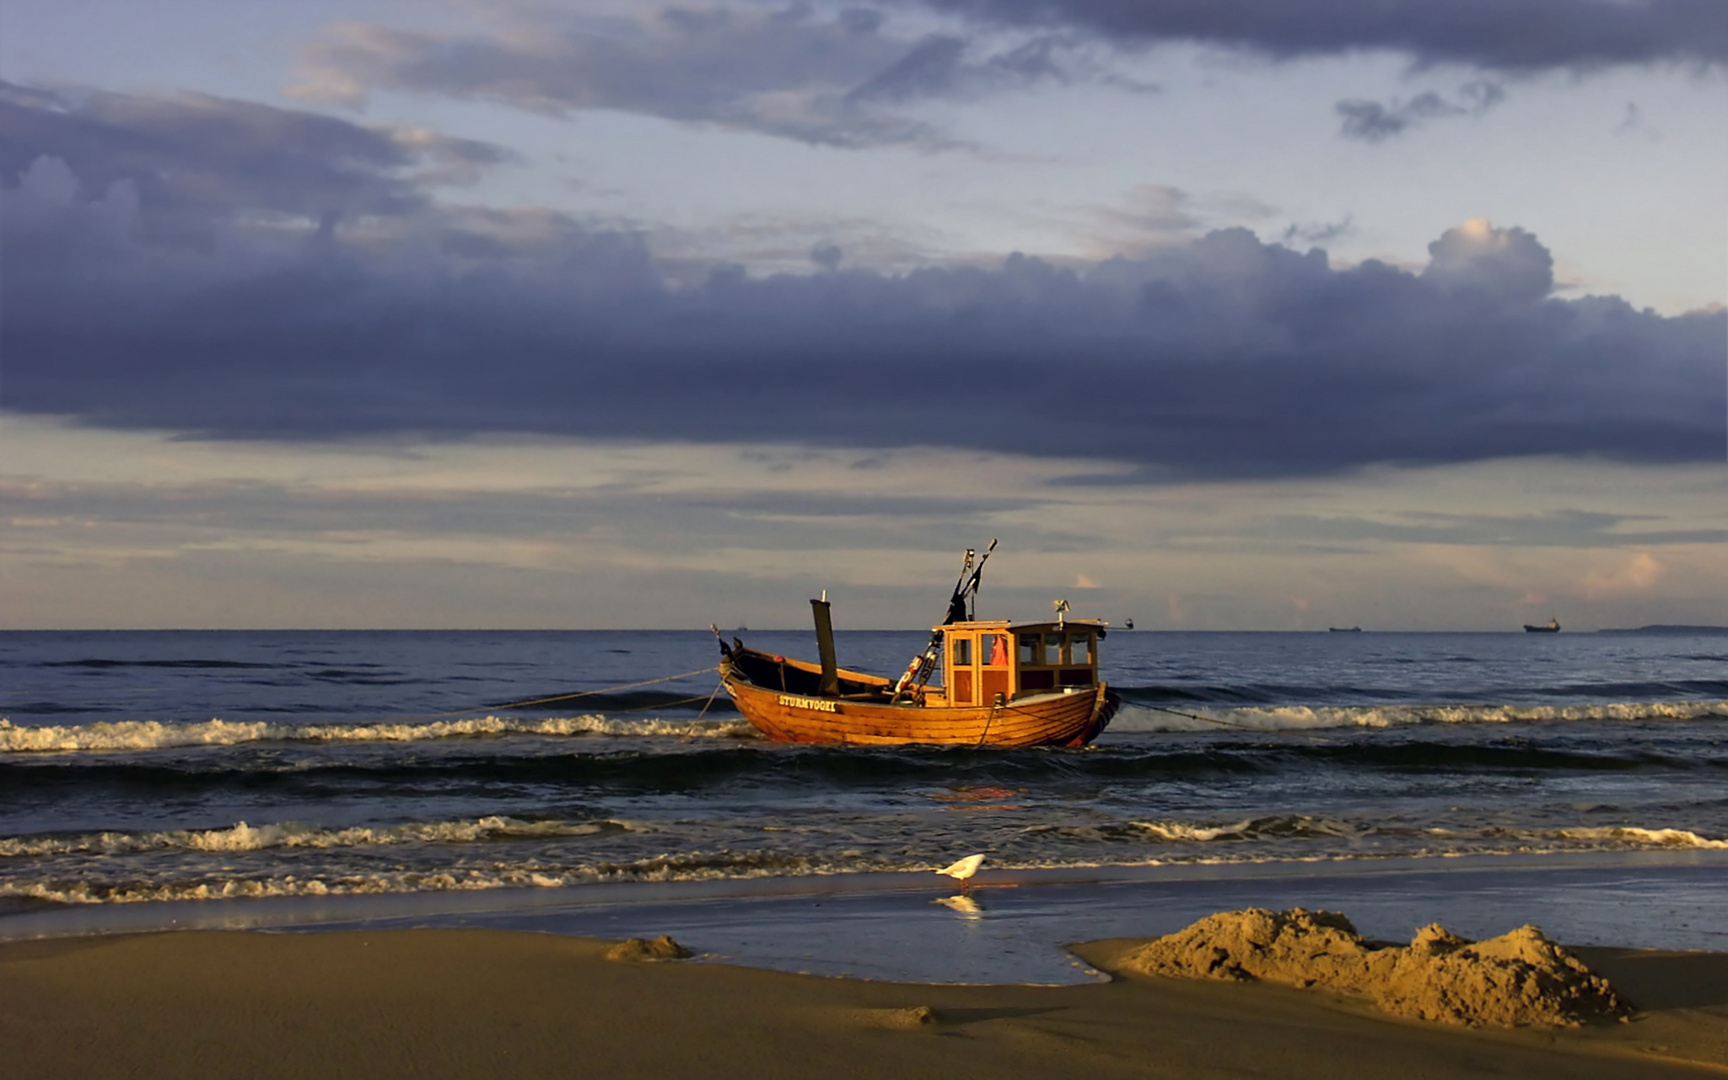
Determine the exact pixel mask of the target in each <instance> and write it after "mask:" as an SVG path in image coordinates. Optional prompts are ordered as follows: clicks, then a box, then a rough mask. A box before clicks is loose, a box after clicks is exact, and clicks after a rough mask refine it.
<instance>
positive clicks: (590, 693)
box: [374, 667, 720, 724]
mask: <svg viewBox="0 0 1728 1080" xmlns="http://www.w3.org/2000/svg"><path fill="white" fill-rule="evenodd" d="M714 670H715V668H713V667H703V668H697V669H696V670H695V671H685V672H680V673H679V674H677V675H667V676H664V677H662V678H658V679H644V680H642V681H641V682H633V683H624V684H623V685H621V686H604V687H601V688H600V689H598V690H582V691H578V692H577V693H574V694H554V695H553V696H551V697H543V698H533V699H531V700H529V701H512V702H510V703H509V704H507V705H476V706H474V707H472V708H467V709H451V710H450V711H449V712H436V713H421V714H419V715H418V716H386V717H385V718H384V719H382V720H378V721H374V722H375V723H380V724H399V723H402V722H404V721H407V720H438V719H442V718H443V717H446V716H465V715H467V714H469V713H476V712H481V711H485V710H491V709H523V708H527V707H528V706H529V705H546V704H549V703H551V702H554V701H571V700H574V699H576V698H585V697H594V696H595V695H597V694H614V693H617V692H618V691H620V690H635V689H637V688H638V687H642V686H656V685H658V684H660V683H669V682H677V681H678V680H679V679H688V678H690V677H691V676H692V675H700V674H702V673H703V672H705V671H714ZM719 692H720V688H719V687H718V686H716V687H715V688H714V693H715V694H718V693H719ZM713 699H714V695H713V694H711V695H709V701H710V702H712V701H713ZM701 700H702V695H700V694H698V695H696V696H695V697H692V698H685V699H684V700H683V701H676V702H673V703H672V704H674V705H683V704H687V703H688V702H691V701H701ZM666 707H667V704H666V703H665V702H656V703H655V704H653V705H644V706H641V708H637V709H614V710H612V711H613V712H640V711H641V710H642V709H664V708H666ZM702 711H703V712H707V711H708V710H707V709H703V710H702ZM698 719H700V717H698Z"/></svg>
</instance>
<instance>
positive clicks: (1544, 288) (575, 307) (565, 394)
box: [0, 104, 1728, 476]
mask: <svg viewBox="0 0 1728 1080" xmlns="http://www.w3.org/2000/svg"><path fill="white" fill-rule="evenodd" d="M18 107H19V108H26V107H27V106H18ZM37 108H38V109H39V110H43V111H52V106H47V105H41V104H38V105H37ZM39 122H40V123H42V124H44V125H47V121H45V120H44V121H39ZM153 124H154V121H152V125H145V128H146V130H154V127H153ZM14 130H16V129H14ZM29 130H38V129H29ZM40 130H46V131H50V132H52V131H53V130H54V129H53V128H52V126H51V125H47V126H44V127H43V128H41V129H40ZM335 132H336V134H339V135H340V136H341V137H340V138H337V139H335V141H334V142H333V143H332V144H331V147H330V148H329V149H328V150H327V154H328V157H329V160H328V161H325V162H323V163H322V164H319V161H318V159H319V154H318V153H317V152H316V148H311V149H307V150H305V151H304V153H305V155H306V156H307V157H308V158H309V159H311V160H310V161H309V162H308V163H307V165H306V168H308V169H309V170H310V171H311V173H312V174H313V175H323V173H322V172H321V171H320V170H321V169H335V170H336V171H337V173H338V174H339V175H342V176H347V177H354V178H357V179H354V180H353V181H351V182H349V181H345V182H344V183H338V184H334V185H333V186H332V189H331V190H332V191H333V192H334V193H335V194H341V193H343V192H352V191H355V190H358V191H362V192H366V191H375V192H378V193H380V194H377V195H375V196H367V197H368V198H374V199H376V200H381V201H375V202H373V203H372V204H371V205H373V206H374V207H382V208H383V209H386V210H390V211H392V212H391V213H383V212H381V211H376V210H375V212H374V213H373V214H372V215H371V216H368V217H364V218H361V219H359V220H357V221H355V222H354V223H353V224H351V225H343V226H342V227H341V228H338V229H335V230H331V229H328V228H325V229H320V228H319V226H318V225H317V224H316V222H315V221H314V219H313V215H314V214H315V213H316V212H317V211H318V210H319V209H320V207H322V206H323V205H324V204H322V203H319V202H316V201H307V202H302V203H291V202H287V201H285V200H284V199H283V198H282V197H279V196H278V195H276V194H275V193H274V192H275V189H274V188H273V187H272V186H271V185H270V184H269V183H263V182H261V183H258V184H252V183H247V182H240V181H239V180H236V179H235V177H236V176H239V177H242V178H244V177H247V176H249V175H250V174H249V172H248V171H247V170H245V169H244V168H239V167H237V166H235V165H234V164H233V162H238V161H244V160H246V157H247V144H246V140H247V139H256V140H258V141H259V142H260V143H261V144H264V145H266V146H269V145H273V144H274V143H273V140H274V136H273V134H272V133H271V129H269V128H268V127H267V126H266V127H264V128H248V127H246V126H244V125H236V126H233V127H231V128H229V129H228V133H229V141H228V142H227V144H226V145H225V146H224V147H223V149H222V152H221V153H220V154H216V155H213V156H208V157H199V156H198V155H195V154H191V155H188V157H187V158H186V159H184V160H182V161H181V162H180V165H179V168H178V169H177V170H175V172H174V174H173V176H172V178H171V182H172V184H174V185H178V186H179V187H180V188H186V189H190V190H196V191H199V192H202V193H203V198H204V199H205V200H206V202H205V204H201V205H204V207H205V210H206V213H205V218H206V220H208V221H210V222H215V223H216V224H214V225H212V228H213V229H214V230H215V232H214V234H213V238H212V241H211V242H210V243H209V244H207V245H203V246H190V245H186V244H182V243H177V242H173V241H172V240H171V239H164V238H163V236H162V235H161V232H162V230H160V229H157V228H155V227H154V226H153V222H154V221H155V220H156V219H157V217H158V216H159V215H167V216H168V217H169V218H170V219H173V218H174V216H175V215H177V214H179V213H180V212H181V210H180V204H178V203H176V202H175V201H174V200H173V199H172V198H169V199H167V201H166V202H165V203H161V204H159V203H158V202H157V201H156V200H157V196H156V194H155V192H157V190H158V188H156V187H154V186H152V183H151V182H149V180H148V173H147V170H146V169H145V168H144V165H141V164H139V165H135V166H134V168H133V171H126V170H122V169H119V167H118V166H116V165H114V164H112V163H113V162H115V161H134V162H135V161H138V160H144V161H146V162H148V161H149V160H153V159H134V158H129V157H125V155H124V154H122V153H121V151H125V152H126V153H131V152H132V151H131V149H130V148H131V146H132V140H135V139H140V138H142V136H140V135H139V134H138V133H137V132H136V131H134V130H133V129H132V128H128V127H125V126H120V125H116V126H114V127H112V128H110V129H103V130H102V131H100V132H98V133H97V134H95V135H91V136H89V138H88V144H87V145H86V146H85V147H84V148H83V150H82V151H81V152H82V153H83V154H84V160H86V161H88V162H92V163H95V167H96V169H97V174H98V175H99V176H100V177H101V181H93V180H91V179H89V178H86V177H85V176H84V175H83V174H81V173H77V172H75V171H74V170H73V169H71V168H69V167H68V166H67V165H66V164H65V163H64V162H62V161H60V160H59V159H58V158H53V157H48V156H42V157H39V158H37V159H35V160H34V161H33V162H32V163H31V164H30V165H29V166H28V168H27V170H26V171H25V172H24V173H23V175H22V176H19V175H17V174H14V175H11V176H5V177H3V178H0V182H3V183H4V185H5V186H4V189H3V190H0V198H3V204H0V213H3V218H0V225H3V228H4V243H3V244H0V274H4V280H5V281H6V297H5V302H6V310H5V319H4V321H3V323H0V348H3V350H4V355H5V358H6V381H5V384H4V386H3V387H0V393H3V395H4V396H3V397H0V404H3V405H4V406H5V407H7V408H10V409H13V410H17V411H20V412H29V413H43V414H61V415H66V416H70V417H74V418H78V419H80V420H82V421H85V422H88V423H93V424H101V425H112V426H117V427H138V428H155V429H167V430H172V431H179V432H184V433H187V434H190V435H195V436H203V437H216V438H260V437H273V438H287V439H305V440H317V439H349V438H356V437H365V436H371V435H378V434H389V433H413V434H421V435H429V436H432V437H445V438H453V439H454V438H462V437H465V436H468V435H471V434H476V433H488V432H504V433H515V432H535V433H553V434H569V435H582V436H599V437H625V438H642V439H677V440H694V441H706V442H716V443H726V442H762V441H781V442H787V443H806V444H817V445H833V446H847V447H854V448H862V449H869V448H875V447H891V446H903V445H939V446H951V447H961V448H973V449H980V450H992V451H1004V452H1014V453H1026V454H1036V455H1059V456H1080V457H1094V458H1104V459H1111V460H1116V461H1121V462H1127V463H1131V464H1133V465H1137V466H1141V467H1143V468H1144V469H1145V470H1146V472H1145V474H1144V475H1147V476H1170V475H1175V476H1183V475H1242V476H1245V475H1279V474H1300V473H1312V472H1324V471H1328V470H1336V469H1344V468H1350V467H1353V466H1357V465H1361V464H1364V463H1368V462H1384V461H1399V462H1451V461H1463V460H1473V459H1481V458H1493V457H1503V456H1512V455H1527V454H1596V455H1604V456H1609V457H1616V458H1622V459H1629V460H1637V461H1657V462H1673V461H1704V460H1719V459H1720V457H1721V454H1722V447H1723V444H1724V414H1725V412H1728V402H1725V401H1724V395H1725V389H1724V379H1725V375H1724V369H1725V357H1724V349H1725V345H1724V343H1725V341H1728V317H1725V316H1724V314H1723V313H1722V312H1721V311H1720V310H1718V311H1715V312H1711V313H1702V314H1696V315H1689V316H1682V317H1663V316H1660V315H1657V314H1655V313H1653V312H1649V311H1638V310H1635V309H1634V308H1632V307H1631V306H1629V305H1628V304H1626V303H1624V302H1623V301H1620V300H1618V299H1615V298H1612V297H1608V298H1600V297H1591V298H1585V299H1581V300H1572V301H1562V300H1558V299H1555V298H1554V297H1553V296H1552V295H1551V290H1552V285H1553V276H1552V259H1551V258H1550V256H1549V253H1548V252H1547V250H1546V249H1545V248H1544V247H1543V246H1542V244H1541V243H1540V242H1539V241H1538V240H1537V238H1536V237H1535V236H1533V235H1531V234H1530V233H1527V232H1525V231H1523V230H1521V229H1516V228H1509V229H1494V228H1491V227H1489V226H1488V225H1487V223H1485V222H1471V223H1467V224H1465V225H1463V226H1460V227H1458V228H1456V229H1453V230H1451V231H1449V232H1448V233H1447V234H1446V235H1445V236H1443V237H1442V238H1441V239H1439V240H1437V241H1436V242H1435V243H1434V244H1433V245H1431V248H1430V255H1431V259H1430V263H1429V265H1428V266H1427V268H1426V269H1425V270H1424V271H1423V272H1421V273H1410V272H1407V271H1404V270H1400V269H1396V268H1393V267H1391V266H1387V265H1384V264H1381V263H1377V262H1369V263H1365V264H1363V265H1361V266H1357V267H1353V268H1348V269H1337V268H1334V267H1332V266H1331V265H1330V264H1329V262H1328V260H1327V258H1326V255H1325V254H1324V252H1322V251H1320V250H1317V249H1316V250H1311V251H1308V252H1307V253H1301V252H1297V251H1293V250H1290V249H1288V248H1286V247H1283V246H1281V245H1278V244H1267V243H1262V242H1261V241H1260V240H1258V239H1257V238H1255V237H1254V236H1253V235H1252V234H1250V233H1248V232H1246V231H1243V230H1226V231H1223V232H1216V233H1212V234H1210V235H1208V236H1205V237H1203V238H1201V239H1199V240H1197V241H1193V242H1191V243H1188V244H1185V245H1179V246H1172V247H1168V248H1164V249H1160V250H1159V251H1158V252H1157V253H1156V254H1154V255H1152V256H1150V257H1147V258H1144V259H1132V260H1130V259H1113V260H1110V261H1107V262H1105V263H1102V264H1099V265H1097V266H1095V267H1092V268H1091V269H1090V270H1088V271H1086V272H1084V273H1080V272H1075V271H1072V270H1068V269H1061V268H1057V267H1054V266H1051V265H1049V264H1046V263H1044V262H1042V261H1040V260H1038V259H1035V258H1026V257H1023V256H1019V255H1016V256H1013V257H1011V258H1009V259H1007V260H1005V261H1004V262H1003V263H1002V264H1001V265H999V266H997V267H995V268H991V269H986V268H979V267H953V268H932V269H924V270H918V271H914V272H912V273H909V274H905V275H901V276H891V275H884V274H879V273H875V272H872V271H869V270H862V269H846V268H844V265H843V264H842V263H840V262H839V261H838V260H837V259H834V258H833V257H832V255H834V254H837V252H834V253H828V254H829V257H828V258H827V259H826V261H825V263H824V265H831V266H832V267H833V268H832V269H828V270H826V271H824V272H820V273H813V274H810V275H807V276H790V275H782V276H775V277H769V278H753V277H750V276H748V275H746V274H745V273H744V272H743V271H742V270H739V269H721V270H717V271H715V272H714V273H712V274H711V275H710V276H709V277H708V278H707V279H706V280H705V281H700V282H697V283H695V284H686V285H683V286H674V285H671V284H668V283H667V279H666V277H665V275H663V274H662V272H661V271H660V268H659V267H658V265H657V263H656V261H655V259H654V258H653V256H652V254H651V253H650V252H649V251H648V250H647V248H646V247H645V246H644V244H643V242H642V241H641V240H640V239H639V238H637V237H634V236H631V235H626V234H620V233H609V232H596V231H592V230H588V229H584V228H583V227H581V226H580V225H579V224H577V223H575V222H573V221H571V220H569V219H567V218H564V217H562V216H560V215H557V214H553V213H549V212H544V211H537V212H530V211H514V212H502V211H478V210H461V211H458V210H454V209H450V208H447V207H443V206H441V205H439V204H437V203H435V202H434V201H432V200H431V199H430V197H429V196H428V195H427V194H426V190H425V187H424V183H425V182H421V183H419V184H418V185H417V183H416V182H415V181H413V180H412V179H404V178H402V177H401V176H400V175H399V174H398V173H397V171H396V170H397V169H399V168H400V164H399V163H401V162H402V161H404V160H405V159H403V158H400V157H396V156H393V152H391V151H389V150H388V149H386V148H382V147H388V146H394V145H396V144H395V143H393V142H389V141H388V140H386V142H385V143H383V144H378V143H373V142H368V141H365V139H364V137H363V133H362V134H355V133H350V132H348V131H347V130H346V129H345V128H339V129H335ZM345 139H358V140H361V145H364V146H369V147H375V148H377V149H375V150H373V151H372V152H373V153H376V154H378V155H380V156H378V157H377V158H376V161H377V166H376V168H370V167H368V168H362V167H361V166H359V165H357V164H355V162H356V161H357V160H358V161H370V160H373V159H371V158H366V157H365V156H364V155H362V154H359V153H358V152H356V151H354V150H352V149H350V148H349V147H350V144H349V143H348V142H345V141H343V140H345ZM110 144H117V145H118V146H119V149H114V148H113V147H112V146H111V145H110ZM44 151H45V148H44ZM11 152H13V153H18V152H19V150H18V149H17V148H16V147H14V148H13V149H12V150H11ZM104 169H106V170H108V171H102V170H104ZM115 177H119V179H114V178H115ZM366 177H375V179H374V180H371V181H367V182H361V181H362V180H364V179H365V178H366ZM102 181H107V184H106V187H104V185H103V182H102ZM368 183H370V184H372V185H373V186H371V187H368ZM175 190H178V188H176V189H175ZM170 193H172V192H170ZM290 210H292V211H295V212H298V213H300V214H302V222H301V224H300V225H299V226H298V227H295V228H290V227H288V226H286V225H284V224H283V223H282V221H281V220H280V218H279V216H278V217H271V216H270V215H269V214H267V213H266V211H273V212H275V213H276V214H277V215H280V214H282V213H286V212H288V211H290ZM396 211H400V212H396Z"/></svg>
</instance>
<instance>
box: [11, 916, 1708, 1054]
mask: <svg viewBox="0 0 1728 1080" xmlns="http://www.w3.org/2000/svg"><path fill="white" fill-rule="evenodd" d="M610 944H611V943H609V942H607V941H604V940H600V939H593V938H572V937H562V936H556V935H550V934H532V933H517V932H505V931H496V930H451V929H421V930H400V931H384V932H355V933H327V934H263V933H243V932H211V931H197V932H181V933H168V934H142V935H122V936H111V937H97V938H76V939H60V940H52V941H33V942H14V943H9V944H5V945H3V946H0V1040H3V1043H4V1045H5V1047H6V1063H7V1072H8V1073H10V1074H11V1075H15V1076H21V1077H22V1076H30V1077H42V1078H49V1077H74V1076H76V1077H110V1076H112V1077H121V1076H130V1077H137V1076H189V1075H207V1076H257V1077H312V1076H332V1075H358V1074H361V1073H363V1074H364V1075H367V1076H377V1077H393V1076H416V1077H445V1076H449V1077H458V1076H463V1077H466V1076H511V1077H514V1076H523V1077H527V1076H551V1075H559V1076H569V1075H576V1076H584V1075H596V1076H599V1075H604V1076H615V1077H633V1076H657V1077H664V1076H695V1075H704V1076H717V1077H733V1076H736V1077H746V1076H748V1077H767V1078H774V1077H806V1076H872V1077H874V1076H881V1077H888V1076H895V1077H932V1078H936V1077H940V1078H944V1080H950V1078H953V1077H965V1076H994V1077H1022V1076H1024V1077H1032V1076H1088V1077H1110V1076H1145V1075H1148V1074H1156V1075H1160V1076H1176V1077H1211V1076H1242V1075H1279V1076H1291V1077H1307V1076H1313V1077H1351V1076H1361V1077H1378V1076H1393V1075H1397V1076H1409V1077H1463V1076H1479V1075H1483V1074H1484V1073H1489V1072H1493V1073H1498V1074H1502V1075H1516V1076H1538V1075H1542V1076H1548V1075H1565V1076H1573V1077H1605V1078H1606V1077H1635V1076H1637V1077H1648V1076H1662V1075H1674V1076H1685V1075H1699V1074H1701V1073H1704V1074H1708V1073H1720V1072H1723V1071H1728V956H1723V955H1720V954H1712V953H1674V952H1652V951H1632V950H1615V949H1602V948H1595V949H1585V950H1582V951H1581V955H1583V956H1584V957H1586V958H1587V961H1588V962H1589V963H1590V964H1591V965H1593V966H1594V967H1595V968H1596V969H1597V970H1598V971H1600V972H1601V973H1603V974H1605V975H1607V976H1608V977H1609V978H1610V979H1611V980H1613V981H1614V982H1615V983H1616V985H1618V986H1619V987H1620V988H1621V990H1622V992H1623V994H1624V995H1625V996H1626V997H1627V998H1628V999H1629V1000H1630V1001H1631V1002H1633V1003H1634V1004H1635V1005H1636V1007H1637V1012H1636V1014H1635V1015H1634V1017H1633V1019H1632V1020H1631V1022H1629V1023H1617V1024H1609V1025H1603V1026H1596V1027H1587V1028H1584V1029H1578V1030H1554V1029H1543V1030H1536V1029H1522V1030H1513V1031H1486V1030H1476V1029H1461V1028H1455V1027H1445V1026H1440V1025H1434V1024H1424V1023H1418V1022H1412V1021H1401V1020H1394V1019H1387V1018H1384V1017H1382V1016H1379V1015H1377V1014H1375V1013H1374V1012H1373V1010H1372V1009H1371V1007H1368V1006H1366V1005H1365V1004H1363V1003H1361V1002H1358V1001H1353V1000H1348V999H1342V998H1338V997H1334V996H1329V995H1326V994H1322V993H1316V992H1312V991H1300V990H1293V989H1288V988H1284V987H1277V986H1270V985H1265V984H1236V983H1214V982H1204V981H1190V980H1168V979H1151V978H1144V977H1137V976H1131V975H1128V976H1124V975H1118V977H1116V978H1114V979H1113V980H1112V981H1110V982H1108V983H1094V984H1090V985H1075V986H1042V987H1040V986H1014V985H1006V986H955V985H928V984H908V983H893V982H877V981H867V980H856V979H842V978H826V977H820V976H808V975H796V974H789V973H784V972H775V971H764V970H756V969H749V968H742V967H735V966H731V965H726V964H715V963H691V962H658V963H625V962H618V961H612V960H608V959H606V958H605V953H606V951H607V949H608V948H609V947H610ZM691 944H693V945H695V946H696V947H697V948H698V949H700V945H701V943H700V942H692V943H691ZM1136 944H1137V942H1135V941H1130V940H1115V941H1105V942H1095V943H1091V944H1088V945H1083V946H1079V947H1077V949H1076V951H1077V952H1078V953H1079V955H1081V956H1082V957H1084V958H1085V959H1086V960H1088V961H1089V962H1091V963H1092V964H1094V965H1096V966H1098V967H1100V968H1102V969H1106V970H1108V969H1111V968H1112V967H1113V966H1114V964H1115V961H1116V960H1117V959H1118V958H1120V957H1121V956H1122V955H1124V953H1125V952H1126V951H1127V950H1129V949H1131V948H1132V947H1134V946H1135V945H1136Z"/></svg>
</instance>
